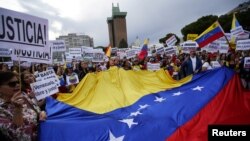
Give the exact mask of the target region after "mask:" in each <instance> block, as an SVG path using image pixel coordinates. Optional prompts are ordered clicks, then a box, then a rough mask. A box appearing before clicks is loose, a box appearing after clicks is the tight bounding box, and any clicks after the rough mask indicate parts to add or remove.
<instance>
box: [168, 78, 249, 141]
mask: <svg viewBox="0 0 250 141" xmlns="http://www.w3.org/2000/svg"><path fill="white" fill-rule="evenodd" d="M196 102H199V101H196ZM210 124H223V125H228V124H229V125H232V124H233V125H235V124H250V91H244V90H243V88H242V86H241V83H240V80H239V76H238V75H235V76H234V77H233V78H232V80H230V81H229V83H228V84H227V85H226V86H225V87H224V88H223V89H222V90H221V91H220V92H219V93H218V95H216V96H215V97H214V98H213V99H212V100H211V101H210V102H209V103H208V104H207V105H206V106H205V107H204V108H203V109H202V110H201V111H200V112H199V113H197V114H196V115H195V116H194V117H193V118H192V119H191V120H190V121H188V122H187V123H185V124H184V125H183V126H181V127H179V128H178V129H177V130H176V131H175V132H174V133H173V134H172V135H171V136H170V137H169V138H168V139H167V141H207V140H208V125H210Z"/></svg>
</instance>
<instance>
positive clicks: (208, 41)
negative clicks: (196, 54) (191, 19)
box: [199, 32, 224, 48]
mask: <svg viewBox="0 0 250 141" xmlns="http://www.w3.org/2000/svg"><path fill="white" fill-rule="evenodd" d="M223 36H224V34H223V32H218V33H216V34H214V35H213V36H211V37H209V38H207V39H206V40H204V41H202V42H200V43H199V47H200V48H202V47H204V46H206V45H207V44H209V43H211V42H213V41H214V40H216V39H219V38H220V37H223Z"/></svg>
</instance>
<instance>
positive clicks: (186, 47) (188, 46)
mask: <svg viewBox="0 0 250 141" xmlns="http://www.w3.org/2000/svg"><path fill="white" fill-rule="evenodd" d="M198 46H199V45H198V44H197V42H195V41H186V42H184V43H182V44H181V47H182V52H184V53H189V52H190V51H191V50H196V49H197V48H198Z"/></svg>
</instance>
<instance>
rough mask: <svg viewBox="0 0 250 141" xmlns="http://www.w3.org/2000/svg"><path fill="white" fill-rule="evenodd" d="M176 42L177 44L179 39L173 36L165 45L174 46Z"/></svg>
mask: <svg viewBox="0 0 250 141" xmlns="http://www.w3.org/2000/svg"><path fill="white" fill-rule="evenodd" d="M176 42H177V39H176V37H175V35H172V36H171V37H170V38H168V39H167V40H166V42H165V43H166V44H167V45H168V46H174V45H175V43H176Z"/></svg>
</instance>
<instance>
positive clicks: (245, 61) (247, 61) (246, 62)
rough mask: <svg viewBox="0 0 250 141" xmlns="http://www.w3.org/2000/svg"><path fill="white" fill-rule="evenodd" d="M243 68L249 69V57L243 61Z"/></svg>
mask: <svg viewBox="0 0 250 141" xmlns="http://www.w3.org/2000/svg"><path fill="white" fill-rule="evenodd" d="M244 68H245V69H250V57H245V59H244Z"/></svg>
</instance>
